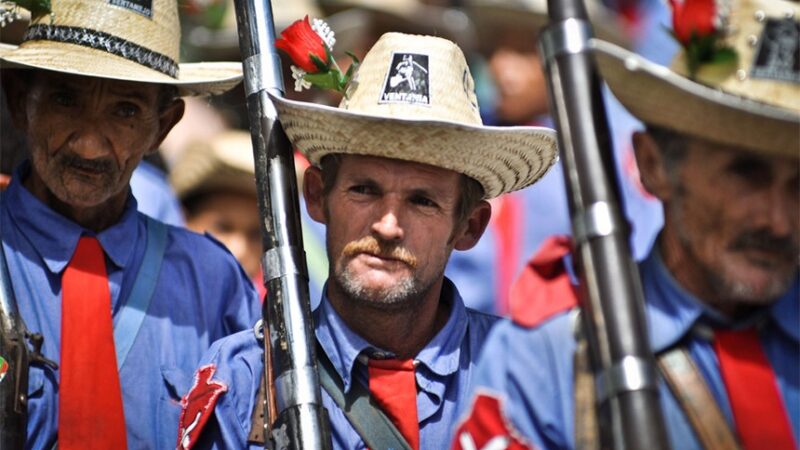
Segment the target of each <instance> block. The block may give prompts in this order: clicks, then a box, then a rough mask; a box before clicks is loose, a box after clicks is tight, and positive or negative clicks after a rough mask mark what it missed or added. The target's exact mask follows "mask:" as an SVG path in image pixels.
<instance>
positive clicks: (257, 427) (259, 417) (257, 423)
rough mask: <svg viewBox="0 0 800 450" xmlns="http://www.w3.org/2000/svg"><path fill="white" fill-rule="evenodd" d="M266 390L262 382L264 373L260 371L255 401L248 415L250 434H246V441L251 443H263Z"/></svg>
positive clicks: (265, 385)
mask: <svg viewBox="0 0 800 450" xmlns="http://www.w3.org/2000/svg"><path fill="white" fill-rule="evenodd" d="M266 390H267V384H266V383H265V382H264V374H263V372H262V374H261V383H260V384H259V387H258V395H257V396H256V403H255V405H253V414H252V415H251V416H250V435H249V436H247V442H248V443H251V444H260V445H264V431H265V429H266V426H265V424H264V403H265V402H266V398H265V392H266Z"/></svg>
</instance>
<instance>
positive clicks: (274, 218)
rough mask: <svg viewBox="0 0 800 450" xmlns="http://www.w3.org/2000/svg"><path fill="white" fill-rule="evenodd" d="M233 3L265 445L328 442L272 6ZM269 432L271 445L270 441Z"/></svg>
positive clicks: (262, 0) (251, 0) (265, 0)
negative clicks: (280, 100)
mask: <svg viewBox="0 0 800 450" xmlns="http://www.w3.org/2000/svg"><path fill="white" fill-rule="evenodd" d="M235 5H236V18H237V23H238V28H239V45H240V50H241V54H242V58H243V61H244V83H245V94H246V95H247V110H248V116H249V119H250V133H251V136H252V139H253V153H254V159H255V174H256V189H257V192H258V203H259V211H260V214H261V235H262V242H263V247H264V256H263V259H262V263H263V268H264V283H265V285H266V286H267V291H268V298H267V299H266V301H265V302H264V312H263V318H264V324H265V325H264V341H265V352H271V353H270V355H271V364H272V366H271V368H270V367H269V365H268V364H267V363H266V362H265V365H264V369H265V377H266V381H267V385H268V386H269V385H270V384H271V383H274V386H275V396H274V400H275V403H276V405H277V411H278V416H277V417H271V416H270V411H269V409H270V408H269V406H268V405H265V418H267V420H265V424H269V425H267V426H268V427H271V433H265V438H266V439H265V448H267V447H270V448H276V449H284V448H287V449H288V448H291V449H329V448H330V447H331V440H330V433H329V431H328V430H329V426H328V419H327V413H326V411H325V409H324V407H323V406H322V400H321V399H322V395H321V391H320V384H319V375H318V373H317V359H316V346H315V344H314V343H315V337H314V331H313V327H312V321H311V306H310V302H309V294H308V269H307V266H306V261H305V254H304V252H303V240H302V229H301V224H300V208H299V200H298V193H297V192H298V190H297V179H296V176H295V169H294V154H293V149H292V145H291V143H290V142H289V139H288V138H287V137H286V134H285V132H284V131H283V127H282V126H281V124H280V122H279V121H278V118H277V113H276V110H275V107H274V105H273V104H272V101H271V100H270V98H269V95H268V94H272V95H275V96H278V97H282V96H283V81H282V77H281V65H280V59H279V57H278V55H277V53H276V50H275V29H274V24H273V15H272V5H271V3H270V1H269V0H236V1H235ZM267 339H269V342H267ZM265 354H266V353H265ZM266 359H267V360H268V361H269V360H270V358H266ZM270 369H271V370H270ZM270 372H271V373H272V374H274V376H275V379H274V380H273V379H271V377H270V376H269V374H270ZM269 397H270V398H271V396H269ZM270 439H271V440H272V443H273V446H269V445H267V443H268V442H269V440H270Z"/></svg>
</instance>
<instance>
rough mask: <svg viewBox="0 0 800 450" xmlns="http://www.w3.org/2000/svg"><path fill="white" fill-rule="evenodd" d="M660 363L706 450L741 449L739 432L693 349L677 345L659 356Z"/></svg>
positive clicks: (671, 388) (662, 371) (670, 386)
mask: <svg viewBox="0 0 800 450" xmlns="http://www.w3.org/2000/svg"><path fill="white" fill-rule="evenodd" d="M658 366H659V368H660V369H661V373H663V374H664V378H665V379H666V381H667V384H668V385H669V388H670V390H671V391H672V393H673V395H675V398H676V399H677V400H678V403H680V405H681V409H683V412H684V414H686V417H687V419H688V420H689V423H690V424H691V425H692V428H693V429H694V431H695V433H696V434H697V438H698V440H699V441H700V444H701V445H702V446H703V448H704V449H706V450H738V449H740V448H741V447H740V446H739V443H738V441H737V440H736V436H735V435H734V434H733V432H732V431H731V427H730V425H728V422H727V421H726V420H725V416H724V415H723V414H722V411H720V409H719V405H717V402H716V401H715V400H714V397H713V395H712V394H711V391H710V390H709V388H708V385H707V384H706V382H705V380H704V379H703V376H702V375H701V374H700V371H699V370H698V369H697V366H695V364H694V362H693V361H692V358H691V356H690V355H689V352H688V351H687V350H686V349H685V348H682V347H677V348H674V349H672V350H669V351H667V352H664V353H662V354H661V355H659V356H658Z"/></svg>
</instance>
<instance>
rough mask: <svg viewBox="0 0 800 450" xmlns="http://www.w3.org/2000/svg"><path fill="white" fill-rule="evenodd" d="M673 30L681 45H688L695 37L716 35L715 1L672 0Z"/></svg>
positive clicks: (670, 2)
mask: <svg viewBox="0 0 800 450" xmlns="http://www.w3.org/2000/svg"><path fill="white" fill-rule="evenodd" d="M669 4H670V6H671V7H672V29H673V30H674V31H675V37H676V38H677V39H678V42H680V43H681V44H684V45H686V44H688V43H689V41H690V40H691V39H692V37H693V36H696V37H704V36H708V35H710V34H712V33H714V31H716V30H715V27H714V18H715V17H716V12H715V10H716V5H715V4H714V0H686V1H684V2H678V1H677V0H670V1H669Z"/></svg>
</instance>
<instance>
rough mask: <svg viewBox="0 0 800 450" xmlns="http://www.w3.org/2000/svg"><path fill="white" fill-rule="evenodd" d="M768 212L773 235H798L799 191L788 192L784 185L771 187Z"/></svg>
mask: <svg viewBox="0 0 800 450" xmlns="http://www.w3.org/2000/svg"><path fill="white" fill-rule="evenodd" d="M767 214H768V219H769V227H770V230H771V231H772V234H773V235H775V236H789V235H797V233H798V228H800V205H798V196H797V193H794V192H791V193H790V192H788V191H787V190H786V189H785V187H784V186H776V187H774V188H773V189H771V190H770V193H769V199H768V201H767Z"/></svg>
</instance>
